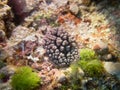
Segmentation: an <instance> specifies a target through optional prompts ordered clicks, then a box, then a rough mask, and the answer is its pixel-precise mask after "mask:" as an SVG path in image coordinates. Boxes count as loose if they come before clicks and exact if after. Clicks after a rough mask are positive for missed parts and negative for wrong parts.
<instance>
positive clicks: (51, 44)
mask: <svg viewBox="0 0 120 90" xmlns="http://www.w3.org/2000/svg"><path fill="white" fill-rule="evenodd" d="M43 46H44V49H46V55H47V56H48V57H49V59H50V60H51V61H52V62H53V63H54V64H55V65H57V66H59V67H66V66H69V65H70V63H71V62H73V61H74V60H77V59H78V58H79V55H78V47H77V43H76V41H75V39H74V38H73V37H72V36H71V35H69V34H68V32H66V31H65V30H63V29H61V28H55V29H52V30H49V31H47V32H46V34H45V37H44V45H43Z"/></svg>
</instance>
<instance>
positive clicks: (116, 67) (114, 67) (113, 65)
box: [104, 62, 120, 79]
mask: <svg viewBox="0 0 120 90" xmlns="http://www.w3.org/2000/svg"><path fill="white" fill-rule="evenodd" d="M104 68H105V70H106V71H107V72H108V73H110V74H112V75H116V76H117V77H118V78H119V79H120V63H119V62H104Z"/></svg>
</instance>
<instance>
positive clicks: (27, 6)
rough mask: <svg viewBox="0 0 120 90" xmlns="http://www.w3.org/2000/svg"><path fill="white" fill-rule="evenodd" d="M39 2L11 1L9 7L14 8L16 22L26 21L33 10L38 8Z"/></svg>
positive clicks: (29, 0)
mask: <svg viewBox="0 0 120 90" xmlns="http://www.w3.org/2000/svg"><path fill="white" fill-rule="evenodd" d="M37 3H38V0H35V1H34V0H9V1H8V5H9V6H10V7H11V8H12V11H13V13H14V15H15V19H16V22H18V23H20V22H22V21H24V19H25V17H27V16H28V15H29V13H30V11H31V10H33V9H34V8H35V7H36V4H37Z"/></svg>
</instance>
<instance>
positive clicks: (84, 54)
mask: <svg viewBox="0 0 120 90" xmlns="http://www.w3.org/2000/svg"><path fill="white" fill-rule="evenodd" d="M96 58H97V56H96V54H95V52H94V50H92V49H89V48H84V49H81V50H80V59H81V60H86V61H88V60H93V59H96Z"/></svg>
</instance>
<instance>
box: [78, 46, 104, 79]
mask: <svg viewBox="0 0 120 90" xmlns="http://www.w3.org/2000/svg"><path fill="white" fill-rule="evenodd" d="M80 57H81V58H80V60H79V61H78V62H77V64H78V66H80V67H81V68H82V69H83V71H84V72H85V74H86V76H90V77H100V76H101V75H103V73H104V67H103V64H102V62H101V61H100V60H99V59H98V58H97V55H96V54H95V52H94V50H92V49H87V48H85V49H81V52H80Z"/></svg>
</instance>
